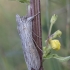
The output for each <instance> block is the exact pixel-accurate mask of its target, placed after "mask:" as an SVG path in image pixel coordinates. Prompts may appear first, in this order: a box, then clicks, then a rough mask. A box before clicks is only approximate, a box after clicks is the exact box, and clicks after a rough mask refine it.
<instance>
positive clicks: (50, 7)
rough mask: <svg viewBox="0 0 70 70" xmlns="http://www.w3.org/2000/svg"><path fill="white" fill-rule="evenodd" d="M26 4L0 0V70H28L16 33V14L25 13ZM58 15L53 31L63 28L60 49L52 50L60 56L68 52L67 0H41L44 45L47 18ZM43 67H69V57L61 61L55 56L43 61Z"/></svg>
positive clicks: (69, 20) (69, 8)
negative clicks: (65, 60)
mask: <svg viewBox="0 0 70 70" xmlns="http://www.w3.org/2000/svg"><path fill="white" fill-rule="evenodd" d="M26 12H27V6H26V4H22V3H20V2H18V1H12V0H0V70H27V67H26V64H25V61H24V56H23V52H22V46H21V41H20V38H19V35H18V32H17V23H16V18H15V15H16V14H19V15H26ZM53 14H57V15H58V20H57V21H56V24H55V25H54V26H53V29H52V33H53V32H54V31H56V30H58V29H59V30H61V31H62V36H61V38H59V40H60V41H61V44H62V46H61V49H60V50H59V51H53V53H57V54H58V55H61V56H69V55H70V50H69V49H70V36H69V35H70V0H41V17H42V18H41V19H42V38H43V39H42V42H43V46H45V42H44V41H45V39H47V34H48V29H49V25H50V22H49V21H50V18H51V16H52V15H53ZM44 70H70V60H69V61H68V62H63V63H60V62H58V61H57V60H55V59H50V60H46V61H45V62H44Z"/></svg>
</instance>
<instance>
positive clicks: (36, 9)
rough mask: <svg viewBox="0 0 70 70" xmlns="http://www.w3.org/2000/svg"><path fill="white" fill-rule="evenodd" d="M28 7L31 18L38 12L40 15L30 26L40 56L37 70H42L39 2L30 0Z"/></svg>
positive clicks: (38, 0)
mask: <svg viewBox="0 0 70 70" xmlns="http://www.w3.org/2000/svg"><path fill="white" fill-rule="evenodd" d="M30 5H31V7H32V9H31V16H32V15H35V14H37V13H39V12H40V14H39V15H37V16H36V17H35V18H34V20H33V24H32V31H33V33H32V35H33V39H34V44H35V46H36V48H37V51H38V53H39V56H40V62H41V64H40V69H39V70H43V67H42V64H43V63H42V51H41V50H42V31H41V10H40V0H30ZM38 47H39V48H40V49H41V50H40V49H39V48H38ZM32 70H33V69H32Z"/></svg>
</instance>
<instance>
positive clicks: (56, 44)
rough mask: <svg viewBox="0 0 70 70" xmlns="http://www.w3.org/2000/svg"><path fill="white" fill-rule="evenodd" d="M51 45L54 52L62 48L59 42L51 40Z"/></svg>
mask: <svg viewBox="0 0 70 70" xmlns="http://www.w3.org/2000/svg"><path fill="white" fill-rule="evenodd" d="M50 45H51V47H52V49H54V50H59V49H60V46H61V44H60V42H59V40H50Z"/></svg>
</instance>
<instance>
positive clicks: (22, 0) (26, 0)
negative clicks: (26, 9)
mask: <svg viewBox="0 0 70 70" xmlns="http://www.w3.org/2000/svg"><path fill="white" fill-rule="evenodd" d="M19 2H21V3H28V2H29V1H28V0H19Z"/></svg>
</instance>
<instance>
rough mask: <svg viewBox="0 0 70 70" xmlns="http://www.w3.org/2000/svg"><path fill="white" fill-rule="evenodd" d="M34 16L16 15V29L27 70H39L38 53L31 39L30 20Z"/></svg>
mask: <svg viewBox="0 0 70 70" xmlns="http://www.w3.org/2000/svg"><path fill="white" fill-rule="evenodd" d="M38 14H39V13H38ZM38 14H36V15H38ZM36 15H34V16H31V17H25V16H23V17H20V16H19V15H18V14H17V15H16V22H17V29H18V33H19V36H20V38H21V42H22V49H23V53H24V58H25V61H26V64H27V68H28V70H31V69H34V70H39V68H40V57H39V53H38V51H37V49H36V47H35V45H34V42H33V38H32V20H33V18H34V17H35V16H36Z"/></svg>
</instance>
